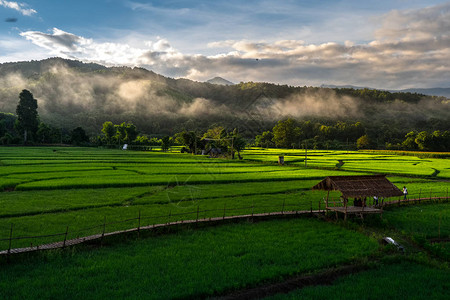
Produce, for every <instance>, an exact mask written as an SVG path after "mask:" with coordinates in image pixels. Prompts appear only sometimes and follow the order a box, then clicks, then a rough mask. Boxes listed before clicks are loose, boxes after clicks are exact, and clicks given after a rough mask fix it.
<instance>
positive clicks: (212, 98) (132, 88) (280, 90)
mask: <svg viewBox="0 0 450 300" xmlns="http://www.w3.org/2000/svg"><path fill="white" fill-rule="evenodd" d="M23 89H27V90H29V91H30V92H32V93H33V95H34V97H35V98H36V99H37V101H38V112H39V116H40V119H41V121H43V122H45V123H47V124H50V125H51V126H54V127H57V128H63V129H67V130H72V129H73V128H76V127H78V126H82V127H83V128H84V129H85V130H86V131H87V132H88V133H89V134H91V135H92V134H99V133H100V130H101V128H102V124H103V123H104V122H105V121H112V122H113V123H115V124H120V123H122V122H127V121H129V122H132V123H133V124H135V125H136V126H137V128H138V129H139V131H140V132H141V133H145V134H150V135H157V134H160V135H161V134H170V135H172V134H174V133H176V132H180V131H182V130H198V131H205V130H207V129H208V128H210V127H211V126H215V125H221V126H224V127H225V128H227V129H229V130H232V129H234V128H237V129H238V130H239V131H240V132H241V134H243V135H244V136H245V137H248V138H254V137H255V136H256V135H257V134H261V133H262V132H264V131H266V130H270V129H272V128H273V127H274V125H275V124H277V122H278V121H280V120H283V119H287V118H292V119H294V120H297V121H299V122H305V121H310V122H311V123H312V124H319V125H325V126H336V124H337V123H338V122H341V123H342V122H346V123H349V124H353V123H356V122H360V123H361V124H362V126H363V128H364V131H365V133H367V134H368V135H369V136H370V138H371V139H372V140H373V141H376V142H377V144H384V143H386V142H390V143H393V142H394V143H395V142H401V141H402V140H404V137H405V135H406V133H408V132H410V131H423V130H426V131H430V132H431V131H435V130H448V129H449V128H450V109H449V108H450V102H449V100H448V99H446V98H444V97H431V96H425V95H421V94H416V93H390V92H387V91H378V90H370V89H351V88H319V87H306V86H305V87H294V86H287V85H276V84H270V83H254V82H246V83H239V84H235V85H216V84H211V83H202V82H194V81H191V80H187V79H172V78H167V77H164V76H161V75H158V74H156V73H154V72H152V71H148V70H146V69H142V68H128V67H105V66H101V65H98V64H92V63H91V64H87V63H82V62H78V61H72V60H65V59H60V58H53V59H47V60H43V61H31V62H18V63H5V64H0V112H3V113H15V111H16V107H17V103H18V95H19V94H20V92H21V91H22V90H23ZM0 118H2V117H0ZM9 122H10V121H9ZM8 124H9V123H8ZM8 126H10V125H8Z"/></svg>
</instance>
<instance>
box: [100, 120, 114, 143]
mask: <svg viewBox="0 0 450 300" xmlns="http://www.w3.org/2000/svg"><path fill="white" fill-rule="evenodd" d="M102 132H103V134H104V135H105V138H106V142H107V143H108V144H111V143H112V138H113V136H114V135H115V134H116V128H115V127H114V124H113V122H111V121H106V122H105V123H103V128H102Z"/></svg>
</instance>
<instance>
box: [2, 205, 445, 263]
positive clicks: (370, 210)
mask: <svg viewBox="0 0 450 300" xmlns="http://www.w3.org/2000/svg"><path fill="white" fill-rule="evenodd" d="M448 199H449V198H448V197H427V198H425V197H424V198H417V199H407V200H403V199H399V200H398V201H390V202H384V203H383V207H385V206H394V205H401V204H402V203H403V204H407V203H420V202H421V201H423V202H429V201H437V202H441V201H447V202H448ZM330 208H331V207H329V208H328V209H330ZM342 209H344V208H343V207H335V208H334V209H332V210H334V211H340V210H342ZM325 211H326V209H319V210H313V209H310V210H301V211H279V212H268V213H257V214H245V215H236V216H224V217H214V218H201V219H195V220H180V221H173V222H167V223H161V224H154V225H148V226H141V227H135V228H130V229H125V230H119V231H113V232H105V233H99V234H94V235H89V236H85V237H79V238H75V239H67V240H64V241H59V242H54V243H49V244H43V245H37V246H30V247H24V248H13V249H7V250H2V251H0V256H1V255H11V254H19V253H27V252H34V251H40V250H50V249H58V248H65V247H69V246H73V245H78V244H82V243H85V242H88V241H94V240H99V239H102V238H104V237H108V236H114V235H120V234H124V233H130V232H139V231H141V230H151V229H155V228H164V227H170V226H176V225H180V224H196V223H215V222H221V221H225V220H239V219H252V218H253V219H254V218H256V219H258V218H259V219H263V218H268V217H279V216H284V215H286V216H293V215H307V214H324V213H325ZM378 211H382V210H381V209H376V211H375V209H374V208H371V207H366V208H365V212H366V213H378ZM358 213H361V212H360V211H359V210H358Z"/></svg>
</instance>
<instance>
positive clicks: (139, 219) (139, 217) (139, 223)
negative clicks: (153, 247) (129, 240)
mask: <svg viewBox="0 0 450 300" xmlns="http://www.w3.org/2000/svg"><path fill="white" fill-rule="evenodd" d="M137 229H138V230H137V231H138V238H139V234H140V230H141V210H139V215H138V228H137Z"/></svg>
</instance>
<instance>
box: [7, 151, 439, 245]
mask: <svg viewBox="0 0 450 300" xmlns="http://www.w3.org/2000/svg"><path fill="white" fill-rule="evenodd" d="M276 151H279V150H247V151H245V152H244V160H234V161H231V160H226V159H211V158H208V157H204V156H192V155H188V154H180V153H163V152H133V151H120V150H105V149H94V148H39V147H36V148H33V147H27V148H23V147H10V148H0V158H1V160H0V164H1V168H0V179H1V180H0V188H1V189H3V190H4V192H2V193H0V239H3V241H0V250H3V249H7V248H8V247H9V241H8V240H7V239H8V238H9V237H10V235H11V229H12V231H13V233H12V234H13V236H14V237H23V236H42V235H52V234H58V233H64V232H65V231H66V229H67V227H69V231H68V236H67V238H75V237H77V236H83V235H89V234H95V233H99V232H101V231H102V230H105V231H114V230H120V229H126V228H132V227H137V226H138V224H137V222H136V221H135V220H130V221H128V222H122V223H117V222H119V221H123V220H127V219H135V218H136V217H138V216H139V215H140V216H141V218H142V222H143V223H142V224H141V225H150V224H157V223H165V222H168V221H174V220H181V219H195V218H196V217H197V215H196V212H197V210H199V211H200V212H201V213H200V215H199V216H198V217H200V218H207V217H218V216H222V215H237V214H246V213H251V212H254V213H261V212H270V211H281V210H309V209H318V208H319V206H323V197H324V193H323V192H317V191H315V192H313V191H311V187H312V186H313V185H315V184H316V183H317V182H318V181H320V180H321V179H323V178H324V177H326V176H330V175H342V174H344V175H351V174H369V173H371V172H373V171H374V170H373V169H372V166H373V165H374V164H376V163H371V164H370V163H368V161H369V160H371V159H374V160H377V159H379V156H378V155H372V158H371V155H370V154H361V155H358V154H357V153H352V154H351V155H347V156H346V154H345V153H344V152H336V151H335V152H332V151H314V152H312V153H311V154H310V156H309V157H312V162H311V163H310V164H309V166H310V167H308V168H304V167H303V166H302V164H301V163H298V162H295V161H294V160H293V159H294V158H295V157H297V156H298V155H301V151H299V150H296V151H293V150H284V151H285V152H286V161H287V165H285V166H279V165H277V164H276V160H277V156H276ZM314 155H315V156H314ZM345 157H351V158H352V159H353V160H354V165H355V166H356V165H357V158H358V159H359V165H358V167H354V168H348V169H349V170H347V169H346V167H347V164H344V166H343V167H341V168H340V169H339V170H338V169H336V168H335V169H318V168H317V167H319V166H320V167H330V166H331V165H332V163H334V162H336V158H342V159H344V160H349V159H346V158H345ZM258 158H259V160H260V162H255V161H257V160H258ZM396 159H399V160H396ZM403 159H405V160H403ZM414 159H415V158H414V157H394V158H392V157H391V158H385V160H386V161H390V162H391V165H390V167H391V168H393V167H392V166H396V165H397V164H402V163H403V164H404V166H403V168H402V169H404V170H407V171H409V172H415V171H413V170H412V169H411V168H412V167H411V166H412V165H413V164H411V161H413V160H414ZM433 162H434V161H433V160H431V161H429V162H428V163H429V164H431V166H433V168H435V167H436V168H438V167H439V168H441V169H442V167H445V166H447V160H443V159H441V160H438V161H437V162H434V163H435V164H434V165H433ZM350 165H351V164H350ZM385 167H386V168H388V167H389V165H386V166H385ZM424 170H425V169H424ZM376 171H378V169H377V170H376ZM386 173H389V172H386ZM391 173H394V174H397V173H398V172H397V171H396V169H395V168H394V172H391ZM442 173H445V172H442ZM424 174H428V170H427V172H425V171H424ZM439 174H441V173H439ZM415 175H417V174H415ZM428 175H429V174H428ZM428 175H427V176H428ZM425 178H427V179H425ZM439 178H440V177H439ZM390 179H391V180H392V181H393V182H394V183H395V184H397V185H398V186H399V187H400V186H403V185H405V184H406V185H408V188H409V190H410V194H411V195H413V194H414V193H416V194H417V193H419V192H420V193H422V195H425V196H427V195H428V194H430V193H429V190H431V191H434V192H432V193H433V196H434V195H435V194H436V193H438V194H439V195H444V193H445V188H446V187H448V185H447V182H443V181H436V180H430V179H428V177H424V178H418V177H411V178H409V177H399V176H392V177H390ZM331 197H332V198H333V199H337V198H338V197H339V194H338V193H332V194H331ZM322 208H323V207H322ZM188 213H190V214H188ZM104 223H106V224H107V225H106V226H102V225H103V224H104ZM55 240H61V236H56V237H44V238H36V239H32V240H30V239H25V240H22V239H19V240H14V241H13V244H12V247H13V248H14V247H24V246H29V245H30V244H31V243H33V244H35V245H36V244H42V243H47V242H52V241H55Z"/></svg>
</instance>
